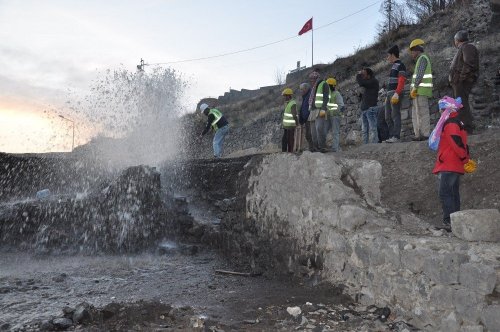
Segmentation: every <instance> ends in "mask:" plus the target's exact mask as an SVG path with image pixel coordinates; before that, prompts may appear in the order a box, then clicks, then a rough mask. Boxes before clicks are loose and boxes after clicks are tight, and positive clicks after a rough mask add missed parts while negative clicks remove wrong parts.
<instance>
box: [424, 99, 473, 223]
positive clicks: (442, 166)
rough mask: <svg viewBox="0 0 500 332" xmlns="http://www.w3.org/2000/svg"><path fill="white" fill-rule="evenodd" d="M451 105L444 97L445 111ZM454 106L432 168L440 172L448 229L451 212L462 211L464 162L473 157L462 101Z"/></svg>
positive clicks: (444, 220) (443, 130) (441, 193)
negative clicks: (461, 110) (462, 118)
mask: <svg viewBox="0 0 500 332" xmlns="http://www.w3.org/2000/svg"><path fill="white" fill-rule="evenodd" d="M445 98H446V97H445ZM450 105H451V104H448V105H446V100H445V99H444V98H443V99H441V100H440V101H439V108H440V111H441V112H442V111H443V110H444V109H445V108H448V107H449V106H450ZM451 106H452V107H453V109H451V113H450V115H449V118H448V120H446V122H445V123H444V125H443V129H442V132H441V136H440V140H439V148H438V154H437V158H436V163H435V166H434V169H433V171H432V173H434V174H438V176H439V199H440V200H441V206H442V208H443V224H444V226H445V228H448V229H449V228H450V214H452V213H453V212H456V211H460V191H459V189H460V176H461V175H463V174H464V173H465V171H464V165H465V164H466V163H467V162H468V161H469V158H470V156H469V146H468V145H467V132H466V131H465V128H464V123H463V122H462V121H461V120H460V118H459V113H458V112H457V111H456V110H459V109H460V107H461V105H460V104H458V103H457V104H455V105H451Z"/></svg>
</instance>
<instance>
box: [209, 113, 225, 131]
mask: <svg viewBox="0 0 500 332" xmlns="http://www.w3.org/2000/svg"><path fill="white" fill-rule="evenodd" d="M210 114H213V115H214V120H213V121H212V123H211V126H212V130H213V131H214V132H216V131H217V129H219V128H218V127H217V122H219V120H220V119H222V113H221V111H219V110H218V109H216V108H211V109H210V111H208V116H210Z"/></svg>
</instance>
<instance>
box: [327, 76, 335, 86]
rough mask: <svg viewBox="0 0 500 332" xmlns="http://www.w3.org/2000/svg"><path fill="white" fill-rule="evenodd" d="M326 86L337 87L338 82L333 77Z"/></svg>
mask: <svg viewBox="0 0 500 332" xmlns="http://www.w3.org/2000/svg"><path fill="white" fill-rule="evenodd" d="M326 84H328V85H333V86H336V85H337V80H336V79H334V78H333V77H330V78H328V79H327V80H326Z"/></svg>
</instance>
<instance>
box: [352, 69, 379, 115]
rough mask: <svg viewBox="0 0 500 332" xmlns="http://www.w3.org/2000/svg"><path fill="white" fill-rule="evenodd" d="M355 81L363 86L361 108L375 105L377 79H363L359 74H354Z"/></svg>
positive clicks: (377, 88) (365, 108)
mask: <svg viewBox="0 0 500 332" xmlns="http://www.w3.org/2000/svg"><path fill="white" fill-rule="evenodd" d="M356 81H357V82H358V84H359V86H360V87H362V88H363V92H362V96H361V110H362V111H364V110H367V109H369V108H370V107H373V106H377V101H378V90H379V85H378V80H377V79H376V78H375V77H372V78H369V79H364V78H363V77H362V75H361V74H358V75H356Z"/></svg>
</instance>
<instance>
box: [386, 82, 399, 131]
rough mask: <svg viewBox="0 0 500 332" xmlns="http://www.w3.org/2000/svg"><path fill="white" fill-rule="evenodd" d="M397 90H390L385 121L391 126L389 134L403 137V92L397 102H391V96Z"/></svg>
mask: <svg viewBox="0 0 500 332" xmlns="http://www.w3.org/2000/svg"><path fill="white" fill-rule="evenodd" d="M395 92H396V91H389V92H388V93H387V98H386V100H385V112H384V113H385V122H386V123H387V126H388V127H389V136H390V137H396V138H401V102H402V100H403V94H401V96H400V97H399V102H398V103H397V104H392V103H391V98H392V96H393V95H394V93H395Z"/></svg>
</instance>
